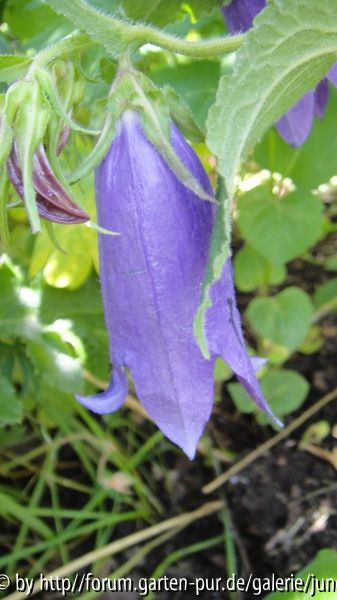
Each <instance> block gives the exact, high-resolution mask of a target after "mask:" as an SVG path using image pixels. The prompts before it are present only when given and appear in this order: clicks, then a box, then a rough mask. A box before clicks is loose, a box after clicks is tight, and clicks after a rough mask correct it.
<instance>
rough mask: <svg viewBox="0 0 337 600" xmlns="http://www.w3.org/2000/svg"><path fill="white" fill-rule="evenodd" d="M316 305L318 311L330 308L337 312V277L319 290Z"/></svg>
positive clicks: (315, 296) (315, 299) (315, 297)
mask: <svg viewBox="0 0 337 600" xmlns="http://www.w3.org/2000/svg"><path fill="white" fill-rule="evenodd" d="M314 304H315V306H316V307H317V308H318V309H322V308H323V307H327V306H330V307H331V310H337V277H333V278H332V279H330V280H329V281H326V282H325V283H323V284H322V285H321V286H319V287H318V288H317V290H316V292H315V295H314Z"/></svg>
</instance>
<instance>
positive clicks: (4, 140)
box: [0, 113, 13, 171]
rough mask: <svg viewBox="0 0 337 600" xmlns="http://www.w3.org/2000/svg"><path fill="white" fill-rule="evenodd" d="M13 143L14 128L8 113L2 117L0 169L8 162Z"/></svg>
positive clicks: (0, 124)
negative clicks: (11, 125) (9, 120)
mask: <svg viewBox="0 0 337 600" xmlns="http://www.w3.org/2000/svg"><path fill="white" fill-rule="evenodd" d="M12 143H13V130H12V128H11V127H10V125H9V124H8V121H7V117H6V114H5V113H3V114H2V115H1V117H0V171H1V170H2V169H3V167H4V166H5V164H6V161H7V158H8V157H9V154H10V151H11V149H12Z"/></svg>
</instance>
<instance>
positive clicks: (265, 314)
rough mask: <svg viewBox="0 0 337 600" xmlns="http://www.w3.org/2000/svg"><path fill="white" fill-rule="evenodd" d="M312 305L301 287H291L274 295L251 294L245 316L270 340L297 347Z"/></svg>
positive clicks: (259, 333) (259, 332) (303, 335)
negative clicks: (263, 296)
mask: <svg viewBox="0 0 337 600" xmlns="http://www.w3.org/2000/svg"><path fill="white" fill-rule="evenodd" d="M312 313H313V306H312V303H311V300H310V298H309V296H308V294H306V293H305V292H303V291H302V290H300V289H298V288H295V287H290V288H287V289H286V290H283V291H282V292H280V293H279V294H277V295H276V296H274V297H273V298H254V299H253V300H252V301H251V303H250V304H249V306H248V310H247V316H248V319H249V322H250V324H251V326H252V327H253V329H254V330H255V331H256V333H257V334H258V335H259V336H261V337H264V338H267V339H268V340H270V341H271V342H274V343H276V344H280V345H281V346H285V347H286V348H289V350H296V348H298V347H299V346H300V345H301V343H302V342H303V341H304V339H305V337H306V335H307V333H308V331H309V327H310V324H311V317H312Z"/></svg>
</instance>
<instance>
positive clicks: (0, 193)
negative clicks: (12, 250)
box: [0, 169, 9, 249]
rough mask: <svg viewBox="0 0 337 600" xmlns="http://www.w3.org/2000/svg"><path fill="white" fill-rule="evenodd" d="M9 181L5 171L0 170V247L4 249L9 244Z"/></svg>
mask: <svg viewBox="0 0 337 600" xmlns="http://www.w3.org/2000/svg"><path fill="white" fill-rule="evenodd" d="M8 187H9V179H8V177H7V172H6V170H5V169H3V170H1V169H0V239H1V245H2V246H3V247H4V248H5V249H6V248H7V246H8V244H9V228H8V212H7V199H8Z"/></svg>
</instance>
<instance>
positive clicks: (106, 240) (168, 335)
mask: <svg viewBox="0 0 337 600" xmlns="http://www.w3.org/2000/svg"><path fill="white" fill-rule="evenodd" d="M171 142H172V145H173V147H174V150H175V152H176V154H177V156H178V157H179V158H180V160H181V161H182V162H183V163H184V165H185V167H187V168H188V169H189V170H190V172H191V173H192V175H193V176H194V177H195V178H196V179H197V180H198V182H199V183H200V185H201V186H202V187H203V188H204V189H205V190H206V191H207V192H209V193H210V194H211V193H212V189H211V186H210V183H209V180H208V177H207V175H206V173H205V171H204V169H203V167H202V165H201V163H200V161H199V159H198V157H197V156H196V154H195V153H194V151H193V150H192V148H191V147H190V146H189V145H188V144H187V142H186V141H185V140H184V138H183V137H182V135H181V133H180V132H179V130H178V129H177V127H176V126H175V125H172V128H171ZM96 200H97V211H98V221H99V225H100V226H102V227H104V228H106V229H109V230H113V231H118V232H120V236H119V237H115V238H112V237H111V236H108V235H105V234H100V235H99V255H100V277H101V285H102V294H103V301H104V309H105V318H106V323H107V328H108V332H109V340H110V357H111V361H112V364H113V367H114V370H113V375H112V379H111V383H110V386H109V388H108V390H106V392H104V393H103V394H98V395H96V396H92V397H86V398H85V397H82V396H79V397H78V400H79V401H80V402H81V403H82V404H84V406H86V407H88V408H90V409H91V410H93V411H94V412H97V413H100V414H103V413H109V412H112V411H114V410H116V409H118V408H119V407H120V406H121V404H122V403H123V401H124V399H125V397H126V394H127V389H128V385H127V379H126V374H125V368H128V369H129V371H130V373H131V375H132V377H133V381H134V385H135V389H136V393H137V395H138V398H139V400H140V402H141V403H142V405H143V406H144V407H145V409H146V410H147V412H148V413H149V415H150V416H151V417H152V419H153V420H154V421H155V423H156V424H157V425H158V427H159V428H160V429H161V430H162V431H163V432H164V434H165V435H166V436H167V437H168V438H169V439H170V440H172V441H173V442H174V443H176V444H177V445H178V446H180V447H181V448H182V449H183V450H184V452H185V453H186V454H187V455H188V456H189V457H190V458H193V456H194V454H195V450H196V446H197V443H198V440H199V438H200V435H201V434H202V431H203V429H204V427H205V425H206V423H207V421H208V419H209V417H210V414H211V410H212V405H213V398H214V383H213V370H214V363H215V359H216V357H217V356H222V357H223V358H224V359H225V360H226V361H227V363H228V364H229V366H230V367H231V368H232V369H233V371H234V372H235V373H236V375H237V376H238V378H239V380H240V381H241V382H242V383H243V385H244V386H245V387H246V389H247V390H248V391H249V393H250V394H251V395H252V397H253V398H254V400H255V402H256V403H257V404H258V405H259V406H260V407H261V408H262V409H263V410H265V411H266V412H268V414H271V411H270V409H269V407H268V405H267V403H266V401H265V399H264V398H263V395H262V392H261V389H260V386H259V383H258V381H257V379H256V375H255V371H254V366H253V364H252V362H251V360H250V358H249V356H248V354H247V350H246V347H245V343H244V339H243V335H242V329H241V320H240V315H239V312H238V310H237V307H236V300H235V294H234V288H233V275H232V266H231V261H230V259H228V260H227V263H226V266H225V268H224V272H223V276H222V279H221V281H219V282H218V283H216V284H215V285H214V288H213V291H212V301H213V306H212V308H210V309H209V310H208V312H207V315H206V324H205V325H206V338H207V343H208V347H209V350H210V353H211V359H210V360H207V359H205V358H204V357H203V356H202V354H201V352H200V349H199V346H198V344H197V341H196V339H195V337H194V334H193V320H194V316H195V313H196V310H197V308H198V304H199V301H200V293H201V284H202V281H203V277H204V275H205V271H206V264H207V257H208V251H209V246H210V238H211V232H212V227H213V222H214V205H212V203H210V202H204V201H202V200H200V198H198V197H197V196H196V195H195V194H194V193H193V192H192V191H190V190H189V189H187V188H186V187H185V186H184V184H183V183H181V182H180V181H179V179H178V178H177V176H176V175H175V174H174V173H173V172H172V170H171V169H170V167H169V166H168V165H167V164H166V162H165V160H164V159H163V157H162V156H161V154H160V153H159V151H158V150H157V149H156V148H155V147H154V146H153V144H152V143H150V142H149V140H148V139H147V137H146V135H145V133H144V130H143V127H142V124H141V121H140V117H139V115H138V114H137V113H135V112H133V111H131V110H127V111H126V112H124V114H123V115H122V117H121V118H120V120H119V122H118V123H117V128H116V137H115V139H114V140H113V142H112V145H111V147H110V150H109V152H108V154H107V156H106V158H105V159H104V161H103V163H102V164H101V166H100V167H99V168H98V169H97V172H96ZM255 364H256V363H255Z"/></svg>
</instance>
